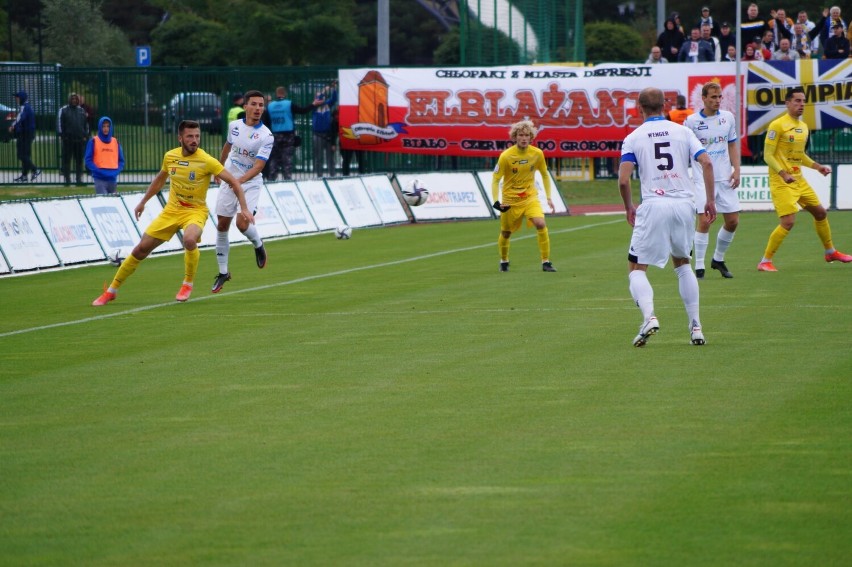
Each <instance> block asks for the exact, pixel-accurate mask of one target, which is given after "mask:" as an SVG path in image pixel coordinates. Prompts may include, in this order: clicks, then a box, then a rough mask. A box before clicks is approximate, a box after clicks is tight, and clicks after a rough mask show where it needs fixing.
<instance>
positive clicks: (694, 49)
mask: <svg viewBox="0 0 852 567" xmlns="http://www.w3.org/2000/svg"><path fill="white" fill-rule="evenodd" d="M686 26H687V27H685V26H684V23H683V22H682V21H681V17H680V14H678V13H677V12H672V13H671V15H670V16H669V18H668V19H667V20H666V22H665V26H664V29H663V31H662V32H661V33H660V35H659V37H657V43H656V44H655V45H654V46H652V47H651V51H650V53H649V55H648V59H647V61H646V63H648V64H658V63H701V62H713V61H736V58H737V50H738V49H740V50H741V51H740V59H741V60H742V61H770V60H773V61H795V60H798V59H815V58H822V59H845V58H847V57H849V56H850V51H849V45H850V42H851V41H852V30H850V29H849V28H848V27H847V25H846V22H845V21H844V20H843V18H842V16H841V10H840V7H838V6H832V7H831V8H825V9H824V10H823V11H822V14H821V17H820V18H819V19H818V20H817V21H816V22H813V21H811V20H810V18H809V16H808V13H807V11H805V10H799V11H798V12H797V13H796V14H795V20H794V19H793V14H792V12H791V13H790V15H788V14H787V10H786V9H784V8H776V9H772V10H770V11H769V17H768V18H765V17H763V16H762V15H761V14H760V8H759V7H758V5H757V4H754V3H752V4H750V5H749V6H748V9H747V11H746V16H745V17H744V18H743V20H742V23H741V24H740V29H739V33H738V34H737V33H734V30H733V29H732V26H731V24H730V23H728V22H725V21H723V22H718V21H717V20H716V19H714V18H713V16H712V15H711V14H710V8H709V7H707V6H704V7H703V8H702V9H701V14H700V16H698V17H697V18H696V19H695V21H694V23H692V25H691V27H690V22H687V24H686Z"/></svg>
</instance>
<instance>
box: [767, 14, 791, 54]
mask: <svg viewBox="0 0 852 567" xmlns="http://www.w3.org/2000/svg"><path fill="white" fill-rule="evenodd" d="M767 27H768V28H769V29H771V30H772V32H773V34H774V36H773V41H774V42H775V50H777V49H778V47H779V46H780V45H781V40H782V39H785V38H786V39H790V38H791V36H792V35H793V20H791V19H790V18H788V17H787V11H786V10H784V8H778V9H777V10H776V11H775V15H774V16H773V18H772V19H771V20H769V22H768V23H767ZM775 50H773V51H775Z"/></svg>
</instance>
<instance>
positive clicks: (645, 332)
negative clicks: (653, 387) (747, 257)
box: [618, 87, 716, 347]
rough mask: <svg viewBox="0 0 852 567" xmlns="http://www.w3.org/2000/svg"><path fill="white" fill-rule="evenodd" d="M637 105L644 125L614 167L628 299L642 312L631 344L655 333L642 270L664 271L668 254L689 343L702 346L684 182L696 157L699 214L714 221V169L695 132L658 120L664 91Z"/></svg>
mask: <svg viewBox="0 0 852 567" xmlns="http://www.w3.org/2000/svg"><path fill="white" fill-rule="evenodd" d="M638 102H639V109H640V110H641V111H642V116H643V117H644V119H645V122H644V123H643V124H642V125H641V126H639V127H638V128H637V129H636V130H634V131H633V132H631V133H630V134H628V136H627V137H626V138H625V139H624V144H623V145H622V148H621V165H620V166H619V169H618V189H619V191H620V192H621V200H622V201H624V210H625V211H626V216H627V222H628V223H630V226H632V227H633V235H632V236H631V238H630V250H629V251H628V253H627V266H628V277H629V280H630V295H631V296H632V297H633V300H634V301H635V302H636V305H637V306H638V307H639V309H640V310H641V311H642V324H641V325H640V326H639V334H638V335H636V338H634V339H633V346H637V347H642V346H645V344H646V343H647V342H648V338H649V337H650V336H651V335H654V334H656V333H657V331H659V330H660V324H659V322H658V321H657V316H656V315H655V314H654V289H653V288H652V287H651V282H649V281H648V274H647V271H648V266H649V265H653V266H657V267H659V268H664V267H665V266H666V264H667V263H668V261H669V256H671V258H672V262H673V263H674V267H675V273H676V274H677V278H678V290H679V291H680V297H681V299H682V300H683V305H684V307H685V308H686V315H687V318H688V319H689V332H690V341H691V342H692V344H694V345H703V344H704V333H703V331H702V330H701V319H700V318H699V316H698V280H697V279H696V278H695V272H693V271H692V266H690V264H689V255H690V253H691V251H692V240H693V237H694V232H695V213H694V212H693V211H694V205H693V195H694V193H695V186H694V185H693V184H692V182H691V181H690V179H689V163H690V160H691V159H692V158H695V160H696V161H697V162H698V163H699V164H700V165H701V167H702V171H703V175H704V185H705V187H707V189H706V203H705V204H704V214H705V215H706V216H707V220H708V221H709V222H711V223H712V222H713V221H714V220H715V219H716V197H715V195H714V194H713V187H714V182H713V167H712V165H711V163H710V157H709V156H708V155H707V151H706V150H705V149H704V146H702V145H701V142H699V141H698V138H696V137H695V134H693V133H692V131H691V130H690V129H689V128H686V127H685V126H681V125H679V124H675V123H674V122H671V121H669V120H666V119H665V118H664V117H663V114H662V113H663V103H664V97H663V91H661V90H660V89H657V88H653V87H649V88H646V89H643V90H642V92H640V93H639V101H638ZM637 167H638V168H639V184H640V189H641V195H642V204H641V205H639V207H636V206H634V205H633V196H632V193H631V189H630V177H631V176H632V175H633V170H634V168H637Z"/></svg>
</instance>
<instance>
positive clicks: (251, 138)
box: [249, 132, 260, 140]
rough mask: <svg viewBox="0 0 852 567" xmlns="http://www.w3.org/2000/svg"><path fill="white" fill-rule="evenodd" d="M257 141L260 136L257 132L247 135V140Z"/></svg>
mask: <svg viewBox="0 0 852 567" xmlns="http://www.w3.org/2000/svg"><path fill="white" fill-rule="evenodd" d="M258 139H260V134H258V133H257V132H252V133H251V134H250V135H249V140H258Z"/></svg>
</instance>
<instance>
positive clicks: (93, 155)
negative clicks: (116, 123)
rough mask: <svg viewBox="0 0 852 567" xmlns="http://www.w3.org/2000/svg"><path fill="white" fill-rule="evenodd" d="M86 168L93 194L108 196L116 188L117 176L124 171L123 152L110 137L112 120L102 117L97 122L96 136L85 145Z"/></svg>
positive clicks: (113, 138) (119, 145) (114, 139)
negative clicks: (92, 184) (92, 182)
mask: <svg viewBox="0 0 852 567" xmlns="http://www.w3.org/2000/svg"><path fill="white" fill-rule="evenodd" d="M85 161H86V168H87V169H88V170H89V171H90V172H91V173H92V178H93V179H94V180H95V193H97V194H98V195H109V194H112V193H115V190H116V187H117V186H118V174H119V173H121V171H122V170H123V169H124V152H123V151H122V149H121V144H119V143H118V140H117V139H116V138H115V137H114V136H113V135H112V120H111V119H110V117H109V116H102V117H101V119H100V120H98V135H97V136H95V137H94V138H91V139H89V142H88V144H86V158H85Z"/></svg>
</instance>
